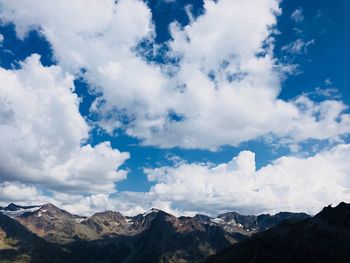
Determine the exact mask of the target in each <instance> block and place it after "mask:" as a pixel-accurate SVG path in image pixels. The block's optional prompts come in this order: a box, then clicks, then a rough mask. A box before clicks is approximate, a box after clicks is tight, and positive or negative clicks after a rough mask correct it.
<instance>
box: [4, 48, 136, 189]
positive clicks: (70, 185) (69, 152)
mask: <svg viewBox="0 0 350 263" xmlns="http://www.w3.org/2000/svg"><path fill="white" fill-rule="evenodd" d="M0 83H3V85H2V86H1V89H0V105H1V107H0V144H1V152H0V163H1V165H0V173H1V177H0V182H7V181H20V182H23V183H35V184H37V185H39V186H42V187H46V188H47V189H49V190H59V191H62V192H75V193H85V194H93V193H111V192H114V191H115V186H114V183H115V182H117V181H120V180H122V179H125V178H126V171H123V170H118V168H119V167H120V165H122V164H123V163H124V161H125V160H126V159H128V158H129V154H128V153H121V152H119V151H118V150H115V149H112V148H111V146H110V143H109V142H102V143H100V144H98V145H95V146H91V145H90V144H86V142H85V140H86V139H87V138H88V137H89V131H90V127H89V126H88V124H87V123H86V121H85V120H84V118H83V117H82V116H81V115H80V113H79V108H78V104H79V99H78V97H77V95H76V94H74V93H73V91H74V85H73V77H72V76H71V75H69V74H66V73H64V72H62V70H61V68H60V67H58V66H51V67H44V66H42V65H41V63H40V61H39V56H38V55H32V56H31V57H29V58H27V59H26V60H25V61H24V62H22V63H21V68H20V69H18V70H5V69H3V68H0Z"/></svg>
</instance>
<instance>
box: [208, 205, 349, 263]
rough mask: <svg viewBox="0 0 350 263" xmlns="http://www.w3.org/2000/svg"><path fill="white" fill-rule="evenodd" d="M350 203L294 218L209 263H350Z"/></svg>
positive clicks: (234, 246) (215, 256)
mask: <svg viewBox="0 0 350 263" xmlns="http://www.w3.org/2000/svg"><path fill="white" fill-rule="evenodd" d="M349 258H350V204H346V203H340V204H339V205H338V206H336V207H334V208H332V207H331V206H328V207H325V208H324V209H323V210H322V211H321V212H320V213H318V214H317V215H315V216H314V217H312V218H308V219H304V220H295V219H290V220H287V221H284V222H282V223H281V224H279V225H278V226H276V227H274V228H271V229H269V230H266V231H264V232H261V233H257V234H254V235H253V236H252V237H251V238H249V239H246V240H245V241H243V242H240V243H238V244H234V245H232V246H231V247H229V248H227V249H225V250H224V251H222V252H220V253H218V254H216V255H214V256H211V257H209V259H208V260H207V262H215V263H226V262H242V263H244V262H251V263H258V262H271V263H274V262H276V263H277V262H287V263H288V262H309V263H313V262H315V263H316V262H321V263H322V262H340V263H341V262H344V263H345V262H349Z"/></svg>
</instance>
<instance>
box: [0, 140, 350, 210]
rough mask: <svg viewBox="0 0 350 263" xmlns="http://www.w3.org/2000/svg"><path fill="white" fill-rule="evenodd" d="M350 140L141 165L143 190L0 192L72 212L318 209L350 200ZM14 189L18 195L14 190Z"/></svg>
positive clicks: (22, 188) (19, 187)
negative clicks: (276, 152)
mask: <svg viewBox="0 0 350 263" xmlns="http://www.w3.org/2000/svg"><path fill="white" fill-rule="evenodd" d="M349 158H350V145H349V144H341V145H338V146H335V147H333V148H331V149H329V150H325V151H323V152H321V153H318V154H315V155H313V156H309V157H295V156H284V157H280V158H278V159H276V160H274V161H273V162H272V163H271V164H269V165H266V166H264V167H261V168H260V169H256V165H255V154H254V153H253V152H251V151H242V152H241V153H240V154H238V156H236V157H234V158H233V159H232V160H231V161H229V162H227V163H221V164H218V165H213V164H210V163H179V164H178V165H177V166H175V167H160V168H155V169H146V170H145V172H146V173H147V175H148V179H149V180H150V181H153V182H154V183H155V185H154V186H153V187H152V188H151V189H150V191H148V192H120V193H115V194H111V195H108V194H94V195H90V196H84V195H77V194H65V193H60V192H54V194H53V196H52V197H47V196H44V195H43V194H42V193H40V191H39V190H37V189H36V188H35V187H33V186H28V185H24V184H17V183H11V184H10V183H3V184H2V187H1V191H0V198H1V199H2V200H4V201H20V202H23V203H33V202H34V203H35V202H37V203H43V202H53V203H54V204H56V205H58V206H60V207H63V208H64V209H67V210H68V211H71V212H73V213H80V214H91V213H92V212H96V211H101V210H107V209H109V210H117V211H121V212H122V213H124V214H126V215H135V214H137V213H142V212H144V211H147V210H149V209H150V208H152V207H156V208H159V209H163V210H165V211H167V212H169V213H173V214H176V215H194V214H196V213H205V214H209V215H213V216H215V215H217V214H219V213H223V212H225V211H238V212H240V213H244V214H258V213H266V212H268V213H276V212H279V211H295V212H300V211H304V212H308V213H310V214H314V213H317V212H318V211H319V210H320V209H322V207H323V206H325V205H329V204H337V203H339V202H341V201H345V202H350V177H349V175H348V171H349V169H350V164H349V162H348V160H349ZM17 193H18V195H17Z"/></svg>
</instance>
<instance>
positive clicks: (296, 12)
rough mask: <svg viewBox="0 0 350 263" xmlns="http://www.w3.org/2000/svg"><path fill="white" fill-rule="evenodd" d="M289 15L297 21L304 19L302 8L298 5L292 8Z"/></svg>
mask: <svg viewBox="0 0 350 263" xmlns="http://www.w3.org/2000/svg"><path fill="white" fill-rule="evenodd" d="M290 17H291V19H293V20H294V21H295V22H297V23H300V22H302V21H303V20H304V15H303V8H301V7H299V8H297V9H296V10H294V12H293V13H292V14H291V16H290Z"/></svg>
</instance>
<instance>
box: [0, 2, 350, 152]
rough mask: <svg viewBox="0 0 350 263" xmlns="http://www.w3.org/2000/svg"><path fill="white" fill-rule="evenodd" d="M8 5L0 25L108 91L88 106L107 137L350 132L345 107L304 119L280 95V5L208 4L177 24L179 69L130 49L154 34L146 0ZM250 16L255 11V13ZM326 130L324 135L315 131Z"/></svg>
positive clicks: (211, 145)
mask: <svg viewBox="0 0 350 263" xmlns="http://www.w3.org/2000/svg"><path fill="white" fill-rule="evenodd" d="M2 4H3V5H2V10H1V12H0V17H1V19H2V20H3V21H8V22H14V23H15V25H16V30H17V32H18V34H19V36H24V35H25V33H26V32H27V31H28V30H30V29H32V28H38V29H39V30H40V32H41V33H42V34H43V35H44V36H45V37H46V38H47V39H48V41H49V42H50V43H51V44H52V47H53V51H54V56H55V57H56V58H57V60H58V63H59V65H60V66H61V67H62V68H63V69H64V70H66V71H68V72H70V73H71V74H76V75H80V74H81V73H80V72H79V69H81V68H84V69H85V70H86V73H85V74H83V76H84V78H85V79H86V80H87V81H88V82H89V83H90V86H91V89H94V90H96V91H99V92H102V97H100V98H99V99H98V100H96V101H95V103H94V104H93V107H92V109H91V110H92V111H95V112H97V113H98V115H99V116H100V120H99V124H100V126H101V127H103V128H104V129H105V130H106V131H108V132H109V133H113V132H114V130H115V129H116V128H120V127H122V128H124V129H125V130H126V132H127V134H129V135H131V136H135V137H138V138H140V139H141V140H142V141H143V143H144V144H146V145H155V146H159V147H175V146H180V147H183V148H206V149H217V148H218V147H220V146H221V145H226V144H229V145H234V146H235V145H238V144H240V143H242V142H245V141H249V140H254V139H257V138H261V137H263V138H269V137H270V136H273V137H277V138H287V139H286V140H285V139H284V140H280V142H282V141H285V142H292V143H293V144H297V143H299V142H300V140H304V139H309V138H312V139H334V137H336V138H337V137H339V136H342V135H344V134H348V133H349V131H350V125H349V120H348V119H349V117H348V115H346V114H344V112H343V111H342V110H345V109H346V107H345V105H343V103H341V102H334V101H324V102H321V103H316V102H312V101H311V102H310V103H308V107H313V108H310V109H308V111H307V112H306V113H307V114H305V112H304V109H303V108H302V107H300V106H303V107H304V106H305V105H301V104H300V99H298V101H294V100H292V101H284V100H281V99H279V98H278V96H279V93H280V86H281V85H280V83H281V80H282V79H283V77H284V76H282V75H283V74H284V73H283V72H284V71H285V69H286V68H288V66H287V67H286V66H285V65H279V64H278V61H277V60H276V59H275V58H274V57H273V53H272V48H273V42H274V40H273V39H272V38H271V36H270V35H271V32H273V31H274V28H273V27H274V26H275V24H276V14H278V13H280V12H281V11H280V9H279V1H277V0H263V1H262V0H253V1H240V0H235V1H232V0H221V1H212V0H206V1H205V5H204V8H205V13H204V15H202V16H200V17H198V18H197V19H192V22H191V24H190V25H187V26H186V27H185V28H180V27H179V26H178V25H176V24H173V25H172V26H171V35H172V38H173V40H170V41H169V43H168V45H169V47H170V51H169V53H168V56H170V57H177V58H178V59H179V65H176V66H174V65H168V64H167V65H164V66H160V65H157V64H155V63H150V62H146V61H145V60H144V59H143V58H142V57H140V56H139V55H137V54H136V52H134V51H133V50H134V47H135V46H137V44H138V43H139V41H140V40H141V39H144V38H146V39H148V40H149V41H153V37H154V34H155V33H154V26H153V24H152V20H151V12H150V10H149V9H148V7H147V5H146V4H145V3H144V2H142V1H138V0H120V1H118V4H114V1H112V0H102V1H100V0H98V1H97V0H89V3H86V1H74V3H72V1H68V0H60V1H55V3H48V2H44V3H43V2H42V1H38V0H34V1H23V0H20V1H10V0H3V1H2ZM130 10H132V12H131V11H130ZM252 10H259V12H258V13H257V14H258V15H255V16H254V17H252V16H251V15H250V14H251V12H252ZM298 10H299V9H298ZM300 12H301V13H302V11H301V9H300V10H299V13H300ZM310 44H311V42H310V43H309V44H307V43H303V44H302V45H301V46H300V45H296V46H295V47H294V50H296V51H301V50H305V49H306V47H307V46H308V45H310ZM292 49H293V47H292ZM257 54H259V55H257ZM289 68H290V67H289ZM169 73H171V74H169ZM321 109H322V112H320V110H321ZM340 109H342V110H340ZM335 112H337V113H338V115H337V116H334V114H333V113H335ZM331 113H332V114H331ZM331 115H332V116H331ZM173 116H176V118H175V119H174V118H173ZM318 116H321V118H319V117H318ZM326 116H328V117H327V118H326ZM176 119H178V120H176ZM125 120H128V121H127V122H125ZM323 124H326V126H327V127H328V128H327V132H325V131H323V130H322V129H316V128H319V127H321V126H322V125H323Z"/></svg>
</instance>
